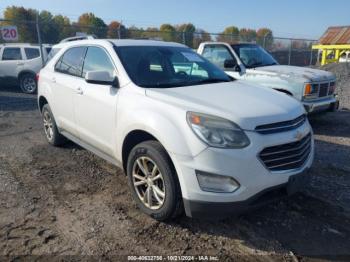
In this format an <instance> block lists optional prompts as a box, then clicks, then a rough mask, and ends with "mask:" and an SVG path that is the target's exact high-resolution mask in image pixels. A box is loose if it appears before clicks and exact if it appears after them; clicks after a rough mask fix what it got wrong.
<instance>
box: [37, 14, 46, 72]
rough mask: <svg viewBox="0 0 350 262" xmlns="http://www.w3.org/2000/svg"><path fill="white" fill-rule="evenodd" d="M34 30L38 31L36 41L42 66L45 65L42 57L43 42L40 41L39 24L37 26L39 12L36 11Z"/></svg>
mask: <svg viewBox="0 0 350 262" xmlns="http://www.w3.org/2000/svg"><path fill="white" fill-rule="evenodd" d="M36 31H37V33H38V42H39V48H40V55H41V63H42V66H43V67H44V66H45V59H44V52H43V43H42V42H41V35H40V26H39V12H37V13H36Z"/></svg>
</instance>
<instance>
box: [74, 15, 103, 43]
mask: <svg viewBox="0 0 350 262" xmlns="http://www.w3.org/2000/svg"><path fill="white" fill-rule="evenodd" d="M76 25H77V26H78V28H79V29H80V30H81V31H82V32H85V33H87V34H92V35H96V36H97V37H99V38H104V37H106V35H107V25H106V24H105V22H104V21H103V20H102V19H101V18H99V17H97V16H95V15H94V14H93V13H85V14H82V15H81V16H80V17H79V18H78V23H77V24H76Z"/></svg>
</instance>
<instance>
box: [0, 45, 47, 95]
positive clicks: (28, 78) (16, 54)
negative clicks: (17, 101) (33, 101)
mask: <svg viewBox="0 0 350 262" xmlns="http://www.w3.org/2000/svg"><path fill="white" fill-rule="evenodd" d="M50 51H51V46H50V45H43V57H44V61H46V59H47V57H48V54H49V53H50ZM42 67H43V60H42V58H41V55H40V48H39V46H38V45H32V44H2V45H0V81H2V82H6V83H8V84H14V85H15V84H19V86H20V88H21V90H22V91H23V92H24V93H27V94H34V93H36V91H37V82H36V74H37V73H38V72H39V71H40V69H41V68H42Z"/></svg>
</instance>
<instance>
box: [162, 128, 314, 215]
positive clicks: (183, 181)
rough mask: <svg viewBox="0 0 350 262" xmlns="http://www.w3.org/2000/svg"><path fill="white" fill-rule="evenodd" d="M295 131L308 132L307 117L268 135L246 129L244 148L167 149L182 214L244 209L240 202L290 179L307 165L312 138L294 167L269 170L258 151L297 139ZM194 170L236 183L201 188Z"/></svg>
mask: <svg viewBox="0 0 350 262" xmlns="http://www.w3.org/2000/svg"><path fill="white" fill-rule="evenodd" d="M296 133H299V134H302V135H303V137H305V136H306V135H307V134H309V133H312V130H311V127H310V124H309V123H308V121H306V122H305V124H304V125H302V126H300V127H299V128H297V129H296V130H292V131H287V132H281V133H275V134H270V135H262V134H259V133H256V132H253V131H246V134H247V136H248V137H249V139H250V141H251V144H250V145H249V146H248V147H246V148H244V149H217V148H210V147H209V148H206V149H205V150H204V151H202V152H201V153H200V154H198V155H196V156H194V157H189V156H183V155H175V154H172V153H169V154H170V156H171V158H172V160H173V163H174V165H175V168H176V171H177V174H178V178H179V182H180V186H181V191H182V197H183V200H184V207H185V212H186V214H187V215H188V216H190V217H191V216H197V215H200V214H202V213H203V214H204V213H207V212H206V210H211V211H212V210H215V209H216V208H218V211H219V209H221V207H224V208H223V209H225V208H227V209H229V210H231V211H232V212H234V213H235V211H237V212H238V213H239V211H240V210H244V209H245V208H242V207H241V206H247V203H249V204H248V206H250V205H251V202H252V201H253V200H254V199H255V198H257V197H259V195H260V194H262V193H265V191H266V190H267V191H270V190H271V189H273V188H275V187H276V188H279V187H283V186H285V185H287V184H289V183H291V182H289V181H290V177H292V176H295V175H299V174H301V173H303V172H304V171H305V170H307V169H309V168H310V167H311V165H312V162H313V155H314V142H313V140H312V142H311V152H310V154H309V157H308V159H307V160H306V161H305V163H304V165H303V166H302V167H300V168H298V169H293V170H286V171H270V170H269V169H267V168H266V167H265V165H264V164H263V163H262V162H261V160H260V159H259V157H258V155H259V153H260V152H261V151H262V150H263V149H265V148H267V147H271V146H276V145H281V144H286V143H291V142H295V141H299V139H298V138H296ZM196 170H199V171H202V172H207V173H211V174H216V175H222V176H229V177H232V178H233V179H235V180H236V181H237V182H238V183H239V184H240V187H239V189H237V190H236V191H234V192H232V193H216V192H207V191H203V190H202V189H201V188H200V186H199V183H198V180H197V176H196ZM289 187H290V186H289ZM216 206H217V207H216ZM209 207H210V208H209ZM229 213H230V212H229Z"/></svg>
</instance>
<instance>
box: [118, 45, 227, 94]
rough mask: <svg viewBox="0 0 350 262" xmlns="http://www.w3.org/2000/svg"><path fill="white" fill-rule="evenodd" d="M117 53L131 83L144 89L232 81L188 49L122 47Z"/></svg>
mask: <svg viewBox="0 0 350 262" xmlns="http://www.w3.org/2000/svg"><path fill="white" fill-rule="evenodd" d="M115 50H116V52H117V54H118V56H119V58H120V60H121V62H122V63H123V66H124V68H125V70H126V72H127V73H128V75H129V77H130V78H131V80H132V81H133V82H134V83H135V84H137V85H138V86H141V87H154V88H169V87H180V86H189V85H199V84H206V83H218V82H228V81H232V79H231V78H230V77H229V76H228V75H226V74H225V73H224V72H223V71H222V70H221V69H219V68H218V67H216V66H215V65H213V64H211V63H210V62H209V61H208V60H206V59H205V58H203V57H201V56H200V55H198V54H197V53H195V52H193V51H192V50H191V49H189V48H185V47H172V46H120V47H115Z"/></svg>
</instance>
